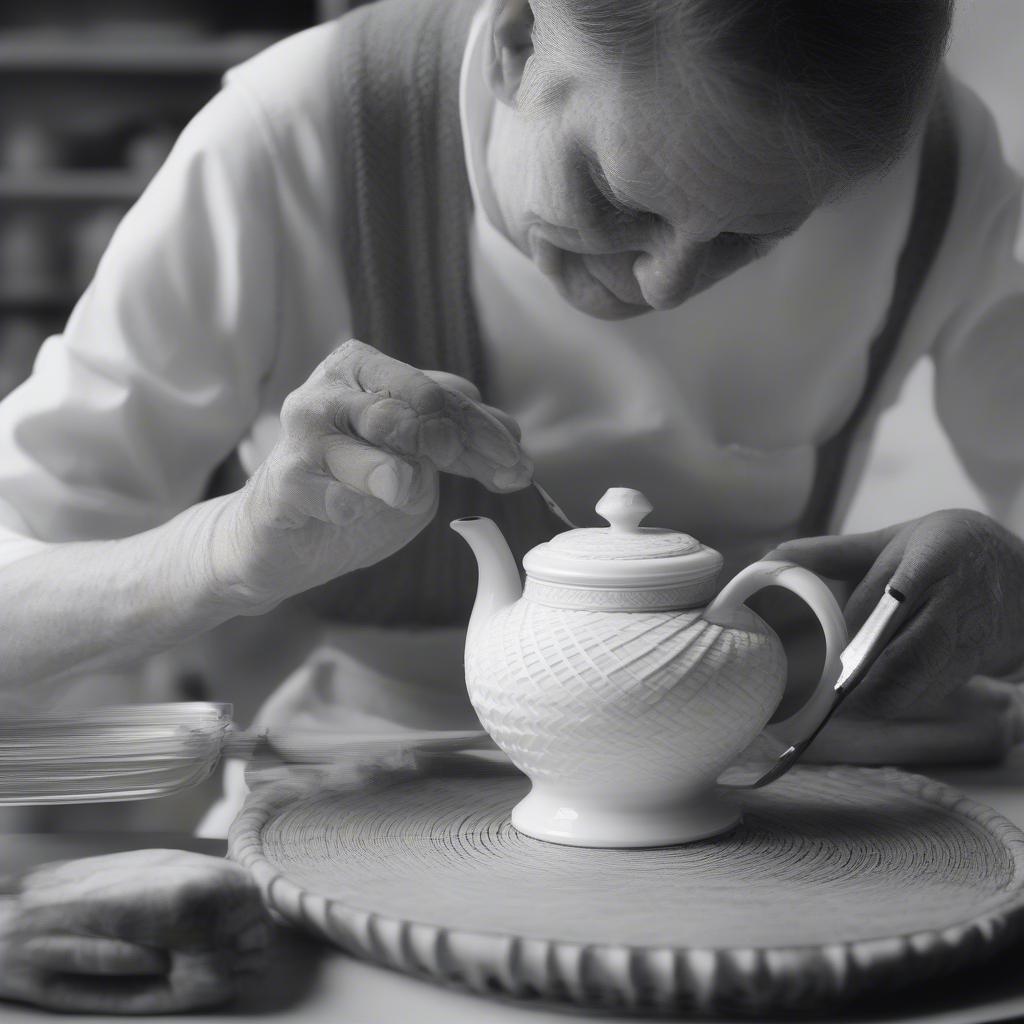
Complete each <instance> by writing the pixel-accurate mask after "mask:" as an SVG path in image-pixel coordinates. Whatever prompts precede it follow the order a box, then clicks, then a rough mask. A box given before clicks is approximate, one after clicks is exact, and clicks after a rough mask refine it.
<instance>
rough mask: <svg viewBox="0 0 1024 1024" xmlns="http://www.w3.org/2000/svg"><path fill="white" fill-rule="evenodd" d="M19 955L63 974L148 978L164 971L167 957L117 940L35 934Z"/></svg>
mask: <svg viewBox="0 0 1024 1024" xmlns="http://www.w3.org/2000/svg"><path fill="white" fill-rule="evenodd" d="M21 955H22V956H23V957H24V958H25V959H27V960H28V961H29V962H30V963H31V964H32V966H33V967H34V968H36V969H37V970H41V971H54V972H62V973H67V974H99V975H151V974H164V973H165V972H166V971H167V965H168V958H167V954H166V953H164V952H162V951H161V950H157V949H151V948H149V947H146V946H139V945H136V944H135V943H132V942H123V941H121V940H120V939H108V938H101V937H93V936H85V935H38V936H34V937H32V938H29V939H26V940H25V941H24V943H22V945H21Z"/></svg>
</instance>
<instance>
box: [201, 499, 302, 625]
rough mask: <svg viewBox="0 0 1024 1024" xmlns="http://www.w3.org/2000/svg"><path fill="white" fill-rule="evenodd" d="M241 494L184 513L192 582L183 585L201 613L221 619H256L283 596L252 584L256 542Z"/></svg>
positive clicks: (209, 618)
mask: <svg viewBox="0 0 1024 1024" xmlns="http://www.w3.org/2000/svg"><path fill="white" fill-rule="evenodd" d="M244 506H245V491H244V489H243V490H242V491H236V492H235V493H233V494H227V495H224V496H223V497H219V498H213V499H211V500H209V501H205V502H203V503H201V504H199V505H196V506H194V507H193V508H192V509H190V510H189V512H188V513H187V514H188V515H189V516H190V517H191V519H192V522H191V523H190V524H189V528H188V534H189V548H190V552H189V557H188V558H187V559H186V560H185V562H186V564H187V565H188V566H189V567H190V571H191V578H190V579H188V580H187V581H186V587H187V588H188V591H189V593H190V595H191V596H192V600H193V601H195V602H196V603H197V605H198V608H199V610H200V614H201V615H202V616H203V617H204V618H206V619H208V620H217V621H225V620H227V619H229V618H234V617H236V616H238V615H259V614H262V613H263V612H266V611H269V610H270V609H271V608H273V607H274V606H275V605H277V604H279V603H280V601H281V600H282V597H281V596H279V595H276V594H269V593H266V592H264V590H263V589H262V588H258V587H256V586H255V585H254V582H253V578H254V576H255V573H253V571H252V568H251V566H252V562H253V556H254V548H255V544H254V543H253V539H252V537H251V531H250V530H247V529H246V528H245V524H246V522H247V514H246V510H245V507H244Z"/></svg>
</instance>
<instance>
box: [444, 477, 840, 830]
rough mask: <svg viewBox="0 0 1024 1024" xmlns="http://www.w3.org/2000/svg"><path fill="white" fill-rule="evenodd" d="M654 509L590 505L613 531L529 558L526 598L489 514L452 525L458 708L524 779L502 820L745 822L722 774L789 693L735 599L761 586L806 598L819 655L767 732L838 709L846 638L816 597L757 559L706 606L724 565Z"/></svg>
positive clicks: (616, 826)
mask: <svg viewBox="0 0 1024 1024" xmlns="http://www.w3.org/2000/svg"><path fill="white" fill-rule="evenodd" d="M650 511H651V504H650V502H649V501H648V500H647V499H646V498H645V497H644V496H643V495H642V494H641V493H640V492H639V491H634V490H630V489H628V488H619V487H616V488H612V489H611V490H609V491H607V493H606V494H605V495H604V497H603V498H602V499H601V500H600V502H598V504H597V512H598V513H599V514H600V515H601V516H602V517H603V518H604V519H605V520H606V521H607V522H608V523H609V526H608V527H602V528H595V529H576V530H568V531H566V532H565V533H560V534H558V535H557V536H555V537H554V538H553V539H552V540H550V541H548V542H546V543H544V544H539V545H538V546H537V547H535V548H533V549H532V550H531V551H529V552H528V553H527V555H526V557H525V558H524V560H523V566H524V568H525V570H526V586H525V589H524V587H523V585H522V581H521V579H520V575H519V570H518V567H517V566H516V563H515V560H514V558H513V557H512V553H511V551H510V550H509V547H508V545H507V544H506V542H505V539H504V537H503V536H502V534H501V531H500V530H499V529H498V527H497V526H496V525H495V524H494V522H493V521H492V520H490V519H485V518H482V517H479V516H470V517H467V518H464V519H457V520H455V521H454V522H453V523H452V528H453V529H454V530H456V531H457V532H458V533H460V534H461V535H462V536H463V537H464V538H465V539H466V541H467V542H468V543H469V545H470V547H471V548H472V549H473V553H474V554H475V555H476V559H477V565H478V568H479V585H478V590H477V596H476V603H475V605H474V607H473V613H472V616H471V618H470V622H469V632H468V634H467V638H466V684H467V687H468V690H469V697H470V700H471V701H472V703H473V706H474V708H475V709H476V712H477V714H478V716H479V718H480V721H481V723H482V724H483V727H484V728H485V729H486V730H487V731H488V732H489V733H490V735H491V736H492V737H493V739H494V741H495V742H496V743H497V744H498V746H499V747H501V749H502V750H504V751H505V753H506V754H507V755H508V756H509V758H510V759H511V760H512V762H513V763H514V764H515V765H516V766H517V767H519V768H520V769H521V770H522V771H523V772H524V773H525V774H526V775H527V776H529V778H530V781H531V782H532V787H531V790H530V793H529V794H528V795H527V796H526V797H525V798H524V799H523V800H522V801H521V802H520V803H519V804H517V805H516V807H515V809H514V810H513V812H512V823H513V825H514V826H515V827H516V828H517V829H519V830H520V831H521V832H524V833H526V834H527V835H529V836H533V837H534V838H537V839H543V840H547V841H550V842H556V843H565V844H568V845H574V846H601V847H634V846H665V845H673V844H676V843H683V842H690V841H693V840H696V839H703V838H707V837H709V836H712V835H716V834H718V833H720V832H723V831H726V830H727V829H729V828H732V827H733V826H734V825H735V824H736V823H737V822H738V821H739V818H740V812H739V809H738V807H737V806H736V805H735V804H734V803H733V802H732V801H731V800H730V799H729V797H728V795H727V794H726V793H725V792H724V791H723V789H722V787H719V786H717V785H716V780H717V779H718V777H719V776H720V775H721V773H722V771H723V770H724V769H725V768H726V767H727V766H728V765H730V764H731V763H732V762H733V761H734V760H735V759H736V757H737V755H738V754H740V753H741V752H742V751H743V750H745V749H746V748H747V747H748V746H749V745H750V743H751V742H752V741H753V740H754V739H755V737H757V735H758V734H759V733H760V732H761V731H762V730H763V729H764V728H765V726H766V725H767V723H768V722H769V720H770V719H771V717H772V715H773V714H774V713H775V711H776V709H777V708H778V707H779V704H780V702H781V700H782V697H783V694H784V691H785V689H786V657H785V654H784V652H783V648H782V644H781V642H780V641H779V638H778V637H777V636H776V634H775V632H774V631H773V630H772V629H771V627H769V626H768V624H767V623H765V622H764V620H763V619H761V618H760V617H759V616H757V615H755V614H754V612H752V611H751V610H750V609H748V608H747V607H745V606H744V604H743V602H744V601H745V600H746V599H747V598H749V597H750V596H751V595H752V594H753V593H755V592H756V591H758V590H760V589H761V588H763V587H766V586H778V587H785V588H787V589H789V590H791V591H793V592H794V593H796V594H798V595H799V596H800V597H801V598H803V599H804V600H805V601H806V602H807V604H808V605H810V607H811V608H812V610H813V611H814V613H815V614H816V615H817V617H818V619H819V620H820V622H821V626H822V629H823V630H824V633H825V647H826V655H825V664H824V668H823V671H822V674H821V678H820V680H819V682H818V684H817V686H816V687H815V689H814V691H813V693H812V694H811V696H810V698H809V699H808V700H807V701H806V703H805V704H804V705H803V706H802V707H801V708H800V709H799V710H798V711H797V712H796V713H795V714H793V715H791V716H790V717H788V718H786V719H785V720H784V721H782V722H777V723H773V724H772V726H771V731H772V734H773V735H774V736H775V737H776V738H779V737H783V738H784V737H785V735H786V733H787V729H796V730H797V731H806V723H807V722H808V721H809V720H812V719H820V718H821V717H822V714H823V708H825V707H827V706H829V705H830V704H831V702H832V699H833V686H834V684H835V682H836V679H837V678H838V676H839V672H840V668H841V665H840V660H839V658H840V654H841V653H842V651H843V648H844V647H845V646H846V642H847V633H846V626H845V623H844V620H843V616H842V612H841V611H840V609H839V606H838V604H837V603H836V600H835V598H834V597H833V596H832V593H831V591H830V590H829V589H828V587H827V586H826V585H825V584H824V583H823V582H822V581H821V580H820V579H819V578H818V577H817V576H815V575H814V574H813V573H811V572H808V571H807V570H806V569H802V568H800V567H799V566H796V565H793V564H791V563H788V562H757V563H756V564H754V565H751V566H749V567H748V568H746V569H744V570H743V571H742V572H740V573H739V574H738V575H737V576H736V577H735V578H734V579H733V580H732V581H731V582H730V583H729V584H728V585H727V586H726V587H725V588H724V589H723V590H722V591H721V593H719V594H718V596H717V597H715V596H714V595H715V591H716V589H717V578H718V574H719V572H720V570H721V567H722V556H721V555H720V554H719V553H718V552H717V551H715V550H713V549H712V548H709V547H706V546H705V545H703V544H701V543H699V542H698V541H696V540H694V539H693V538H692V537H689V536H687V535H686V534H683V533H676V532H673V531H671V530H661V529H654V528H651V527H642V526H641V525H640V523H641V521H642V520H643V518H644V517H645V516H646V515H647V514H648V513H649V512H650ZM712 598H714V600H712ZM709 601H710V602H711V603H710V604H708V602H709Z"/></svg>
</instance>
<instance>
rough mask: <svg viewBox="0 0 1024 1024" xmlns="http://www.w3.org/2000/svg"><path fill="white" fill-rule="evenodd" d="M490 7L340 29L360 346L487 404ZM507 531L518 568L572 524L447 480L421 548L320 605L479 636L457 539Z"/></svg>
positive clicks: (472, 567) (424, 1)
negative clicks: (481, 46) (477, 95)
mask: <svg viewBox="0 0 1024 1024" xmlns="http://www.w3.org/2000/svg"><path fill="white" fill-rule="evenodd" d="M478 8H479V3H478V2H477V0H379V2H376V3H371V4H367V5H366V6H363V7H359V8H356V9H355V10H353V11H351V12H349V13H348V14H346V15H344V16H343V17H342V18H341V19H340V20H339V22H338V23H337V26H336V28H337V55H336V58H335V61H334V67H335V68H336V71H337V76H338V79H337V81H336V82H335V83H334V89H335V93H334V95H336V96H338V97H339V110H338V116H339V118H340V125H339V135H338V137H339V139H341V140H343V152H342V153H341V154H340V155H341V163H342V167H341V181H340V183H339V186H340V204H339V205H340V209H341V211H342V212H341V217H342V224H341V225H340V227H339V233H340V237H341V238H342V248H343V252H342V264H343V266H344V268H345V275H346V285H347V288H348V295H349V302H350V305H351V314H352V334H353V337H356V338H359V339H360V340H361V341H365V342H366V343H368V344H370V345H373V346H374V347H375V348H377V349H379V350H380V351H382V352H386V353H387V354H388V355H390V356H393V357H394V358H395V359H400V360H401V361H402V362H405V363H409V364H411V365H412V366H416V367H418V368H420V369H423V370H446V371H448V372H449V373H456V374H458V375H459V376H461V377H465V378H467V379H469V380H471V381H472V382H473V383H474V384H476V386H477V387H478V388H479V389H480V391H481V392H482V393H483V395H484V397H485V399H486V396H487V381H486V380H485V377H484V367H483V360H482V358H481V345H480V332H479V328H478V326H477V317H476V310H475V307H474V303H473V297H472V294H471V285H470V268H469V237H470V227H471V217H472V211H473V204H472V196H471V193H470V188H469V179H468V177H467V173H466V162H465V157H464V153H463V145H462V131H461V125H460V120H459V97H458V89H459V73H460V70H461V67H462V58H463V54H464V52H465V49H466V40H467V38H468V36H469V27H470V23H471V22H472V19H473V16H474V15H475V13H476V11H477V9H478ZM468 515H482V516H488V517H489V518H491V519H494V520H495V521H496V522H498V523H499V525H500V526H501V528H502V530H503V531H504V533H505V537H506V539H507V540H508V542H509V545H510V546H511V548H512V551H513V553H514V554H515V555H516V557H517V558H518V559H521V558H522V556H523V555H524V554H525V553H526V552H527V551H528V550H529V549H530V548H531V547H533V546H534V545H536V544H539V543H540V542H541V541H543V540H548V539H549V538H550V537H551V536H552V534H553V533H555V532H556V531H557V530H558V529H559V527H560V524H559V523H558V521H557V520H556V519H555V518H554V517H553V516H552V514H551V513H550V512H549V511H548V509H547V507H546V506H545V505H544V503H543V502H542V501H541V499H540V498H539V497H538V496H537V493H536V492H535V491H534V490H533V488H529V489H527V490H525V491H521V492H518V493H516V494H509V495H496V494H492V493H490V492H489V491H487V490H486V489H485V488H483V487H482V486H481V485H480V484H478V483H476V482H475V481H472V480H467V479H465V478H462V477H453V476H449V475H447V474H442V476H441V482H440V499H439V507H438V512H437V515H436V516H435V517H434V519H433V520H432V521H431V522H430V523H429V524H428V525H427V527H426V528H425V529H424V530H423V532H422V533H420V534H419V536H417V537H416V538H415V539H414V540H413V541H412V542H411V543H410V544H408V545H407V546H406V547H404V548H402V550H400V551H399V552H397V553H396V554H394V555H392V556H391V557H389V558H387V559H385V560H384V561H382V562H379V563H378V564H376V565H374V566H371V567H369V568H367V569H361V570H358V571H356V572H353V573H349V574H348V575H346V576H344V577H341V578H339V579H338V580H335V581H333V582H332V583H330V584H328V585H327V586H326V587H321V588H318V590H317V591H316V592H315V593H313V594H311V595H309V600H310V601H311V602H312V603H313V605H314V607H315V608H317V609H318V610H321V611H322V612H323V613H325V614H327V615H329V616H330V617H331V618H333V619H338V620H341V621H345V622H352V623H371V624H374V625H381V626H387V625H401V626H451V625H459V624H465V622H466V621H467V620H468V618H469V613H470V611H471V609H472V605H473V599H474V595H475V593H476V562H475V561H474V559H473V557H472V555H471V554H470V551H469V549H468V547H466V545H465V542H464V541H463V540H462V539H461V538H460V537H458V536H457V535H456V534H455V533H454V532H453V531H452V530H451V529H450V528H449V525H448V524H449V523H450V522H451V520H452V519H456V518H458V517H459V516H468Z"/></svg>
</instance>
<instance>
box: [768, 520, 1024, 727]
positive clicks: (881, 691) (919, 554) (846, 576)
mask: <svg viewBox="0 0 1024 1024" xmlns="http://www.w3.org/2000/svg"><path fill="white" fill-rule="evenodd" d="M766 557H768V558H778V559H785V560H789V561H792V562H796V563H797V564H799V565H802V566H804V567H805V568H807V569H810V570H811V571H812V572H816V573H818V574H819V575H821V576H825V577H828V578H830V579H835V580H843V581H846V582H848V583H850V584H851V585H852V587H853V590H852V593H851V596H850V599H849V601H848V602H847V604H846V608H845V615H846V619H847V623H848V625H849V627H850V632H851V634H852V633H854V632H855V631H856V630H857V629H859V628H860V626H861V625H862V624H863V622H864V620H865V619H866V618H867V616H868V614H869V613H870V612H871V610H872V609H873V608H874V606H875V605H876V604H877V602H878V600H879V598H880V597H881V596H882V592H883V590H884V588H885V585H886V584H887V583H888V582H889V581H890V580H892V583H893V586H895V587H896V588H897V589H898V590H899V591H901V592H902V593H903V594H904V596H905V597H906V601H905V603H904V608H903V611H902V614H901V623H900V626H899V627H898V629H897V632H896V633H895V635H894V636H893V638H892V639H891V640H890V641H889V644H888V646H887V647H886V649H885V650H884V651H883V652H882V653H881V655H880V656H879V657H878V660H877V661H876V662H875V664H874V665H873V666H872V668H871V670H870V672H869V673H868V675H867V677H866V678H865V680H864V681H863V683H861V685H860V686H859V687H858V689H857V691H856V692H855V693H854V694H853V696H851V698H850V700H849V702H848V703H849V706H850V708H849V709H850V710H853V711H854V712H855V713H857V714H866V715H900V714H903V713H905V712H907V711H908V710H911V709H926V708H927V707H928V705H930V704H934V703H935V702H937V701H940V700H942V699H943V698H945V697H947V696H948V695H949V694H951V693H952V692H953V691H954V690H957V689H959V688H960V687H961V686H963V685H964V684H965V683H967V682H968V680H969V679H971V677H972V676H975V675H989V676H993V677H999V676H1002V675H1005V674H1008V673H1010V672H1013V671H1016V670H1019V669H1020V668H1021V666H1022V665H1024V542H1022V541H1021V540H1020V538H1018V537H1016V536H1014V535H1013V534H1012V533H1010V532H1008V531H1007V530H1005V529H1003V528H1002V527H1001V526H999V525H998V524H997V523H996V522H994V521H993V520H992V519H990V518H989V517H988V516H985V515H982V514H981V513H980V512H971V511H963V510H953V511H946V512H935V513H932V514H931V515H928V516H924V517H923V518H921V519H915V520H912V521H910V522H907V523H902V524H900V525H898V526H892V527H889V528H887V529H885V530H878V531H876V532H874V533H861V534H852V535H850V536H845V537H844V536H838V537H812V538H807V539H805V540H795V541H789V542H787V543H785V544H782V545H780V546H779V547H777V548H776V549H775V550H774V551H772V552H771V553H770V554H769V555H767V556H766ZM844 710H846V709H844Z"/></svg>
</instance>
